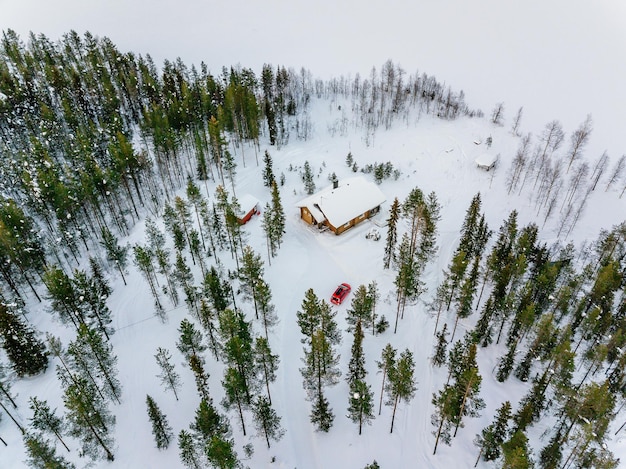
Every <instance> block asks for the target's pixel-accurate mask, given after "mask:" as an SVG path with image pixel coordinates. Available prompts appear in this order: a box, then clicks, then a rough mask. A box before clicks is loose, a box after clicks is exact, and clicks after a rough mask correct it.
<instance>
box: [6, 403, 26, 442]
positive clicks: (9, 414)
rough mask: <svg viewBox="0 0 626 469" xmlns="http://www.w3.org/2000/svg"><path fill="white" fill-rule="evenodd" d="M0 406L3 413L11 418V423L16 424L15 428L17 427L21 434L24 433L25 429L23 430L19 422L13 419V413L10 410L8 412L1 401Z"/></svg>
mask: <svg viewBox="0 0 626 469" xmlns="http://www.w3.org/2000/svg"><path fill="white" fill-rule="evenodd" d="M0 407H2V410H4V412H5V414H7V415H8V416H9V417H10V418H11V420H13V423H15V425H17V428H19V429H20V431H21V432H22V435H25V434H26V430H24V427H22V426H21V425H20V423H19V422H18V421H17V420H15V418H14V417H13V415H12V414H11V412H9V409H7V408H6V407H5V406H4V404H3V403H2V401H0Z"/></svg>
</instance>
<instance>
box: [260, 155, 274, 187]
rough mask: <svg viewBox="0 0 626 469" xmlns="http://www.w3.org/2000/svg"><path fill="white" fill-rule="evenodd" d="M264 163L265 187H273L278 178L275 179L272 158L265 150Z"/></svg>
mask: <svg viewBox="0 0 626 469" xmlns="http://www.w3.org/2000/svg"><path fill="white" fill-rule="evenodd" d="M263 162H264V163H265V168H264V170H263V185H264V186H265V187H272V184H274V183H275V180H276V178H275V177H274V170H273V168H272V157H271V156H270V153H269V152H268V151H267V150H265V154H264V156H263Z"/></svg>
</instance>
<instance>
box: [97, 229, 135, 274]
mask: <svg viewBox="0 0 626 469" xmlns="http://www.w3.org/2000/svg"><path fill="white" fill-rule="evenodd" d="M100 237H101V238H102V241H101V242H100V244H101V245H102V246H103V247H104V249H105V250H106V255H107V260H108V261H109V262H110V263H111V264H112V265H115V268H116V269H117V270H118V271H119V273H120V275H121V276H122V280H123V281H124V285H126V278H125V277H124V270H125V269H126V265H127V263H128V249H129V247H128V246H120V245H119V242H118V240H117V238H116V237H115V235H114V234H113V233H111V230H109V229H108V228H107V227H106V226H103V227H102V230H101V232H100Z"/></svg>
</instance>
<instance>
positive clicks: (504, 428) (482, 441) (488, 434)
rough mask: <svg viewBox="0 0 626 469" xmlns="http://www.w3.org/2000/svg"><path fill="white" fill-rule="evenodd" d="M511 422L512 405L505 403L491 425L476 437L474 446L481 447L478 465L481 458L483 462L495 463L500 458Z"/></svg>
mask: <svg viewBox="0 0 626 469" xmlns="http://www.w3.org/2000/svg"><path fill="white" fill-rule="evenodd" d="M509 420H511V403H510V402H509V401H506V402H504V403H503V404H502V405H501V406H500V408H499V409H498V411H497V413H496V417H495V419H494V421H493V423H491V424H490V425H488V426H487V427H485V428H483V429H482V431H481V433H480V435H476V439H475V440H474V444H475V445H476V446H478V447H480V452H479V453H478V458H476V464H474V467H476V466H477V465H478V461H479V460H480V458H481V456H482V459H483V461H495V460H496V459H498V458H499V457H500V454H501V446H502V443H504V442H505V441H506V439H507V435H508V427H509Z"/></svg>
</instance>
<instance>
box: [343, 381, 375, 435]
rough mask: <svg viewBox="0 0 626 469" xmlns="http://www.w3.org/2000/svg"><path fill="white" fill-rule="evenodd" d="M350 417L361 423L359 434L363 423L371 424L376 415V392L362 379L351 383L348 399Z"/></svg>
mask: <svg viewBox="0 0 626 469" xmlns="http://www.w3.org/2000/svg"><path fill="white" fill-rule="evenodd" d="M348 403H349V405H348V417H349V418H350V420H352V422H354V423H358V424H359V435H360V434H361V431H362V429H363V423H367V424H370V423H371V421H372V420H373V419H374V418H375V417H374V392H373V391H372V388H371V387H370V386H369V385H368V384H367V383H366V382H365V381H361V380H355V381H352V382H351V383H350V397H349V399H348Z"/></svg>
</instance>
